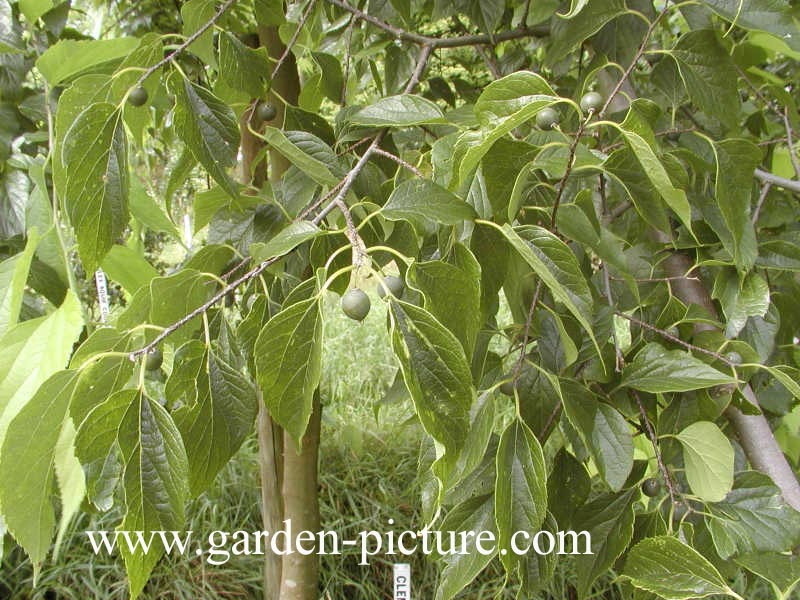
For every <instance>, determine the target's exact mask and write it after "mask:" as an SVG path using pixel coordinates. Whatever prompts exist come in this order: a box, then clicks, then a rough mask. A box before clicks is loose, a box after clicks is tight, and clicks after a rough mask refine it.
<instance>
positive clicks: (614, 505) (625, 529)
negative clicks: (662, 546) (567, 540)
mask: <svg viewBox="0 0 800 600" xmlns="http://www.w3.org/2000/svg"><path fill="white" fill-rule="evenodd" d="M638 497H639V493H638V488H632V489H630V490H627V491H624V492H619V493H618V494H604V495H602V496H599V497H598V498H595V499H594V500H592V501H591V502H589V503H588V504H585V505H584V506H583V507H582V508H581V509H580V510H578V512H577V513H576V514H575V523H574V525H573V528H574V529H575V531H588V532H589V534H590V535H591V550H592V552H593V554H580V555H579V556H578V557H577V558H576V560H575V567H576V571H577V572H578V596H579V597H580V598H585V597H586V596H587V595H588V593H589V590H590V589H591V586H592V583H594V581H595V580H596V579H597V578H598V577H599V576H600V575H602V574H603V573H605V572H606V571H607V570H608V569H609V568H611V566H612V565H613V564H614V563H615V562H616V560H617V558H619V556H620V555H621V554H622V553H623V552H624V551H625V548H627V547H628V544H629V543H630V541H631V538H632V537H633V521H634V513H633V500H634V498H638ZM580 544H581V542H580V541H579V548H582V545H580Z"/></svg>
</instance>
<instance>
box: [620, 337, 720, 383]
mask: <svg viewBox="0 0 800 600" xmlns="http://www.w3.org/2000/svg"><path fill="white" fill-rule="evenodd" d="M730 383H736V379H735V378H734V377H731V376H730V375H726V374H725V373H722V372H720V371H717V370H716V369H714V368H713V367H710V366H708V365H707V364H706V363H704V362H703V361H701V360H699V359H697V358H695V357H694V356H692V355H691V354H689V353H688V352H684V351H683V350H667V349H666V348H664V347H663V346H662V345H660V344H657V343H655V342H651V343H649V344H647V345H646V346H645V347H644V348H642V349H641V350H640V351H639V352H638V353H637V354H636V356H635V357H634V359H633V361H631V362H630V363H628V364H627V365H626V366H625V368H624V369H623V371H622V385H623V386H626V387H630V388H634V389H636V390H641V391H643V392H650V393H653V394H657V393H660V392H687V391H689V390H699V389H702V388H707V387H712V386H715V385H724V384H730Z"/></svg>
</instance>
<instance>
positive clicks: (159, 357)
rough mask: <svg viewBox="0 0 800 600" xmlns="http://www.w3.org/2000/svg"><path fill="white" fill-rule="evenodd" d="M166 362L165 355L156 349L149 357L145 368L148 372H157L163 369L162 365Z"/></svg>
mask: <svg viewBox="0 0 800 600" xmlns="http://www.w3.org/2000/svg"><path fill="white" fill-rule="evenodd" d="M163 362H164V355H163V354H162V353H161V350H159V349H158V348H154V349H153V350H151V351H150V353H149V354H148V355H147V360H146V361H145V363H144V368H145V369H147V370H148V371H157V370H158V369H160V368H161V363H163Z"/></svg>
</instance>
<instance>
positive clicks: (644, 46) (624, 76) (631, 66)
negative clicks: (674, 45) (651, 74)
mask: <svg viewBox="0 0 800 600" xmlns="http://www.w3.org/2000/svg"><path fill="white" fill-rule="evenodd" d="M668 8H669V0H667V1H666V2H665V3H664V8H662V9H661V12H660V13H658V15H656V18H655V19H653V22H652V23H650V26H649V27H648V28H647V31H646V32H645V34H644V38H643V39H642V43H641V45H640V46H639V49H638V50H637V51H636V54H635V55H634V57H633V60H632V61H631V64H629V65H628V68H627V69H625V72H624V73H623V74H622V77H620V80H619V81H618V82H617V85H615V86H614V89H612V90H611V93H610V94H608V98H606V101H605V104H603V108H601V109H600V112H598V113H597V115H598V117H600V118H602V117H603V115H605V114H606V111H607V110H608V107H609V105H610V104H611V102H612V101H613V100H614V98H615V97H616V95H617V94H618V93H619V91H620V90H621V89H622V86H623V85H624V84H625V82H626V81H627V80H628V77H630V75H631V73H632V72H633V69H634V68H636V63H638V62H639V59H640V58H641V57H642V55H643V54H644V51H645V50H646V49H647V44H648V42H649V41H650V36H651V35H653V31H655V28H656V25H658V22H659V21H660V20H661V18H662V17H663V16H664V15H665V14H666V12H667V9H668Z"/></svg>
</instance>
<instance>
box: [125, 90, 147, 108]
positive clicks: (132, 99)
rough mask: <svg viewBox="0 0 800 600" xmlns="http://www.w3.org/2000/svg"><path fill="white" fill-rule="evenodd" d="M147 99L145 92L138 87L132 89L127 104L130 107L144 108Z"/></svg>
mask: <svg viewBox="0 0 800 600" xmlns="http://www.w3.org/2000/svg"><path fill="white" fill-rule="evenodd" d="M147 98H148V93H147V90H146V89H144V88H143V87H142V86H141V85H139V86H136V87H135V88H133V89H132V90H131V93H130V94H128V103H129V104H130V105H131V106H144V104H145V103H146V102H147Z"/></svg>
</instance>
